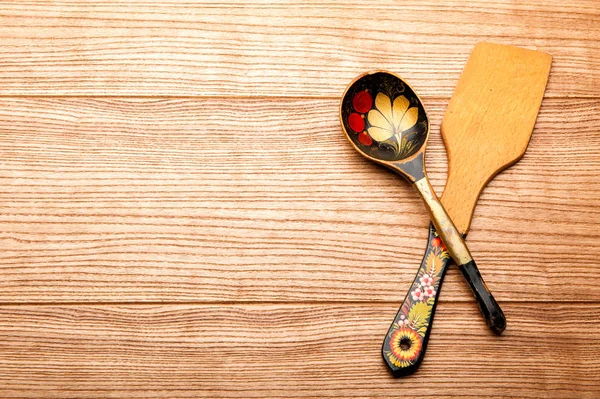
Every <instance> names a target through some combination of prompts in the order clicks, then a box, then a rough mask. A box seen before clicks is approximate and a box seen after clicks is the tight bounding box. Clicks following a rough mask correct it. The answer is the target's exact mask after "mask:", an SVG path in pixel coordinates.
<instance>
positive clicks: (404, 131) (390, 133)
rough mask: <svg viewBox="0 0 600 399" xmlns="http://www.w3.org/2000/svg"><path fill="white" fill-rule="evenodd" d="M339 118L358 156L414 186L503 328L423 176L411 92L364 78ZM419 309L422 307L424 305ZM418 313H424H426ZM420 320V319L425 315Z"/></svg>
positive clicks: (390, 79)
mask: <svg viewBox="0 0 600 399" xmlns="http://www.w3.org/2000/svg"><path fill="white" fill-rule="evenodd" d="M340 119H341V124H342V128H343V130H344V132H345V133H346V136H347V137H348V140H349V141H350V143H351V144H352V145H353V146H354V148H355V149H356V150H357V151H358V152H360V153H361V154H362V155H363V156H364V157H366V158H368V159H370V160H372V161H374V162H377V163H379V164H381V165H383V166H386V167H387V168H389V169H391V170H393V171H394V172H396V173H398V174H399V175H401V176H403V177H404V178H406V179H407V180H408V181H409V182H411V183H412V184H413V186H414V187H415V188H416V190H417V192H418V193H419V194H420V195H421V197H422V198H423V200H424V201H425V205H426V207H427V210H428V211H429V216H430V219H431V221H432V223H433V225H434V226H435V228H436V230H437V232H438V234H439V235H440V237H441V240H442V241H443V242H444V243H445V245H446V247H447V253H448V254H449V256H450V257H451V258H452V259H454V261H455V262H456V264H457V265H459V267H461V268H465V269H466V270H469V274H472V276H471V277H472V278H473V280H474V283H473V285H472V287H473V289H474V291H473V293H474V294H475V296H476V297H477V300H478V301H479V303H480V306H481V307H482V309H484V310H485V312H484V314H485V315H486V317H487V319H488V323H489V324H490V325H495V326H498V327H499V328H502V329H503V328H504V325H505V324H506V320H505V318H504V314H503V313H502V310H501V309H500V307H499V306H498V304H497V303H496V300H495V299H494V297H493V296H492V294H491V293H490V292H489V291H488V290H487V288H486V287H485V284H484V283H483V281H482V280H481V276H480V275H479V273H478V272H477V268H476V265H475V261H474V260H473V257H472V256H471V253H470V252H469V249H468V248H467V246H466V244H465V242H464V241H463V239H462V237H461V234H460V233H459V232H458V230H457V229H456V227H455V226H454V224H453V223H452V220H451V219H450V217H449V216H448V214H447V213H446V210H445V209H444V207H443V206H442V204H441V203H440V201H439V200H438V198H437V196H436V195H435V193H434V191H433V188H432V187H431V184H430V183H429V180H428V179H427V176H426V174H425V164H424V162H423V158H424V153H425V147H426V142H427V138H428V135H429V121H428V119H427V114H426V113H425V109H424V108H423V103H422V102H421V100H420V99H419V97H418V96H417V95H416V93H415V92H414V91H413V90H412V89H411V87H410V86H409V85H408V84H406V83H405V82H404V81H403V80H402V79H401V78H400V77H398V76H397V75H394V74H392V73H390V72H384V71H376V72H370V73H366V74H363V75H361V76H359V77H358V78H356V79H355V80H354V81H353V82H352V83H350V85H349V86H348V88H347V89H346V92H345V93H344V96H343V98H342V102H341V105H340ZM426 295H427V294H426ZM422 304H423V306H425V307H426V302H422ZM421 310H422V311H425V308H423V309H421ZM419 317H420V318H421V319H423V320H424V319H425V314H421V316H419ZM415 339H416V338H415ZM416 345H417V344H415V346H414V347H413V350H414V349H415V348H416V347H417V346H416Z"/></svg>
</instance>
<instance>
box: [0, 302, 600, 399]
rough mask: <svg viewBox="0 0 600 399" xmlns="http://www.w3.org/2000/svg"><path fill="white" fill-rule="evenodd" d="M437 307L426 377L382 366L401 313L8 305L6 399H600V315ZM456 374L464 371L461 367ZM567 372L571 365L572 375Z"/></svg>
mask: <svg viewBox="0 0 600 399" xmlns="http://www.w3.org/2000/svg"><path fill="white" fill-rule="evenodd" d="M445 305H446V306H442V307H440V309H439V314H438V316H437V317H436V325H435V327H434V334H433V335H432V337H431V341H430V343H429V349H428V352H429V353H428V356H427V357H426V358H425V361H424V362H423V365H422V366H421V369H420V370H419V373H418V374H416V375H413V376H410V377H407V378H405V379H403V380H395V379H393V378H392V377H391V376H390V375H389V373H388V371H387V369H386V368H385V366H384V364H383V361H382V360H381V358H380V354H379V351H380V345H381V340H380V336H381V331H384V330H385V329H386V327H387V324H388V322H389V319H390V317H393V315H394V313H395V311H396V308H395V304H380V305H374V304H362V305H359V304H353V305H339V304H338V305H336V304H324V303H323V304H316V305H303V304H299V305H265V304H261V305H235V306H221V305H207V306H194V305H177V306H175V305H171V306H132V305H130V306H82V305H78V306H9V307H6V306H3V307H0V319H1V320H3V322H2V323H0V348H2V352H1V353H2V356H1V357H0V367H1V368H2V371H3V372H2V373H0V386H1V387H2V388H0V394H1V395H2V397H4V398H13V397H14V398H17V397H18V398H35V397H40V396H44V397H55V398H96V397H129V398H132V397H135V398H137V397H148V396H151V397H165V398H176V397H219V398H239V397H247V398H267V397H268V398H328V397H336V398H340V397H341V398H355V397H392V398H402V397H407V391H409V392H410V397H411V398H431V397H435V398H451V397H452V398H454V397H461V398H479V399H481V398H500V397H510V398H535V397H544V398H567V397H569V398H573V397H577V398H582V399H586V398H588V399H593V398H597V397H598V396H599V395H600V387H598V380H597V376H598V374H599V373H600V360H599V359H598V356H597V349H598V346H599V345H600V323H598V322H599V321H600V306H599V305H597V304H594V305H589V304H575V303H568V304H548V303H546V304H542V303H538V304H527V303H519V304H516V303H511V304H508V306H506V307H505V311H506V314H507V316H508V317H509V319H510V320H511V321H512V328H510V329H509V330H507V331H506V335H504V336H503V337H501V338H499V337H494V336H491V333H490V332H489V331H487V329H486V328H485V327H484V325H483V321H482V320H480V319H479V318H473V317H471V316H470V314H471V312H472V311H476V309H475V307H476V305H475V304H474V303H472V302H469V303H447V304H445ZM457 365H459V366H460V367H457ZM566 366H568V367H566Z"/></svg>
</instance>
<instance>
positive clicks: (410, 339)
mask: <svg viewBox="0 0 600 399" xmlns="http://www.w3.org/2000/svg"><path fill="white" fill-rule="evenodd" d="M449 260H450V256H449V254H448V251H447V250H446V247H445V246H444V244H443V243H442V240H441V239H440V238H439V237H438V235H437V233H436V231H435V229H434V228H433V227H431V228H430V236H429V245H428V247H427V252H426V254H425V257H424V258H423V262H422V263H421V267H420V269H419V272H418V273H417V276H416V277H415V280H414V281H413V284H412V285H411V287H410V290H409V292H408V294H407V295H406V298H405V299H404V303H403V304H402V307H401V308H400V310H399V312H398V314H397V315H396V319H395V320H394V323H393V324H392V326H391V327H390V330H389V331H388V334H387V336H386V339H385V342H384V345H383V356H384V357H385V359H386V362H387V363H388V365H390V367H391V368H392V370H393V371H397V370H399V369H404V368H408V367H411V366H414V365H416V364H417V363H418V362H419V361H420V358H422V356H421V355H422V350H423V348H424V346H425V345H426V341H427V338H428V333H429V327H430V323H431V320H432V314H433V311H434V306H435V302H436V298H437V294H438V292H439V288H440V284H441V281H442V278H443V276H444V272H445V268H446V265H447V263H448V262H449Z"/></svg>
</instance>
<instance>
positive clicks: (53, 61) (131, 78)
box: [0, 0, 600, 97]
mask: <svg viewBox="0 0 600 399" xmlns="http://www.w3.org/2000/svg"><path fill="white" fill-rule="evenodd" d="M0 35H1V37H2V46H1V48H0V58H1V61H0V67H1V68H0V95H32V94H35V95H63V94H64V95H115V94H120V95H149V96H155V95H163V96H164V95H176V96H181V95H193V96H196V95H203V96H212V95H228V96H229V95H236V96H238V95H242V96H255V95H282V96H334V97H337V96H340V95H341V93H342V92H343V89H344V87H345V86H346V84H347V83H348V82H349V81H350V80H351V79H352V78H354V77H355V76H356V75H358V74H359V73H361V72H363V71H365V70H368V69H374V68H386V69H390V70H393V71H395V72H397V73H400V74H401V75H403V76H404V78H406V79H407V80H408V81H409V82H411V84H412V85H413V87H415V89H416V90H417V91H418V92H419V93H420V94H422V95H426V96H449V95H450V94H451V93H452V90H453V88H454V86H455V85H456V81H457V79H458V76H459V74H460V71H461V70H462V68H463V66H464V64H465V61H466V59H467V56H468V55H469V53H470V52H471V50H472V48H473V45H474V44H475V43H476V42H478V41H484V40H491V41H495V42H498V43H502V44H511V45H516V46H522V47H529V48H537V49H539V50H542V51H545V52H549V53H551V54H553V55H554V65H553V69H552V70H553V73H552V76H551V77H550V81H549V84H548V91H547V95H548V96H549V97H559V96H598V93H599V92H600V40H599V39H600V7H598V2H597V1H596V0H580V1H577V2H564V1H561V0H528V1H520V2H514V1H507V0H486V1H481V0H470V1H441V0H425V1H422V0H419V1H408V2H407V1H403V2H400V3H399V2H397V1H395V0H386V1H380V2H377V3H376V4H374V3H365V2H364V1H350V2H349V1H347V0H328V1H317V0H311V1H302V2H285V3H282V2H270V1H260V2H258V1H255V2H240V1H232V0H225V1H221V2H213V1H187V2H184V3H181V2H178V1H175V0H169V1H164V0H163V1H158V2H148V1H142V0H134V1H126V2H125V1H124V2H113V1H111V2H106V1H100V2H94V6H93V7H91V6H90V4H89V3H88V2H84V1H68V2H66V1H54V2H51V3H48V2H44V1H37V2H36V1H33V2H31V1H29V2H23V1H13V2H3V3H2V4H1V5H0Z"/></svg>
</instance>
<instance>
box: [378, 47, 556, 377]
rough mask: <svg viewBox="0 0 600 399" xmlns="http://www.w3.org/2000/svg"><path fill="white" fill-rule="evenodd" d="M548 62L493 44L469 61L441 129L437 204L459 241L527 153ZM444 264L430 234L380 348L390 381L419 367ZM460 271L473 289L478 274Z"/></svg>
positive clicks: (431, 232)
mask: <svg viewBox="0 0 600 399" xmlns="http://www.w3.org/2000/svg"><path fill="white" fill-rule="evenodd" d="M551 62H552V57H551V56H550V55H549V54H545V53H542V52H539V51H533V50H525V49H521V48H517V47H510V46H503V45H498V44H492V43H479V44H477V45H476V46H475V49H474V50H473V52H472V54H471V56H470V57H469V60H468V62H467V64H466V66H465V69H464V70H463V73H462V75H461V77H460V80H459V81H458V85H457V87H456V90H455V91H454V94H453V95H452V98H451V99H450V103H449V104H448V108H447V109H446V113H445V114H444V119H443V121H442V125H441V131H442V136H443V138H444V143H445V145H446V148H447V150H448V180H447V182H446V188H445V189H444V194H443V195H442V198H441V202H442V204H443V205H444V207H445V208H446V209H447V210H448V214H449V215H450V217H451V218H452V220H453V221H454V223H455V225H456V227H457V228H458V230H459V231H460V232H461V233H463V234H464V235H466V233H467V231H468V230H469V226H470V224H471V218H472V216H473V211H474V209H475V205H476V204H477V199H478V198H479V195H480V194H481V191H482V190H483V188H484V187H485V186H486V185H487V183H488V182H489V181H490V180H491V179H492V178H493V177H494V176H495V175H497V174H498V173H500V172H501V171H502V170H504V169H506V168H507V167H509V166H510V165H512V164H514V163H515V162H517V161H518V160H519V159H521V157H522V156H523V154H524V153H525V150H526V149H527V145H528V143H529V139H530V138H531V133H532V131H533V126H534V124H535V120H536V118H537V114H538V112H539V108H540V105H541V102H542V98H543V96H544V90H545V87H546V82H547V80H548V74H549V72H550V64H551ZM449 261H450V257H449V256H448V253H447V251H446V249H445V248H444V246H443V244H442V242H441V240H440V238H439V237H438V234H437V232H436V230H435V227H434V226H433V225H432V226H430V228H429V242H428V244H427V248H426V250H425V255H424V256H423V261H422V262H421V267H420V268H419V271H418V272H417V276H416V277H415V280H414V282H413V284H412V285H411V288H410V290H409V293H408V294H407V296H406V298H405V299H404V303H403V304H402V306H401V308H400V310H399V311H398V314H397V315H396V318H395V320H394V322H393V323H392V326H391V327H390V329H389V331H388V334H387V336H386V338H385V341H384V343H383V350H382V352H383V358H384V359H385V362H386V364H387V365H388V366H389V368H390V369H391V370H392V373H393V374H394V375H395V376H402V375H407V374H411V373H412V372H414V371H415V370H416V369H417V367H418V366H419V364H420V363H421V361H422V360H423V357H424V355H425V348H426V346H427V341H428V338H429V333H430V331H431V324H432V322H433V316H434V313H435V308H436V304H437V299H438V295H439V292H440V288H441V285H442V280H443V278H444V274H445V271H446V266H447V265H448V263H449ZM460 270H461V272H462V273H463V276H464V277H465V279H466V280H467V282H468V283H469V285H470V286H471V287H472V288H473V285H474V284H476V282H477V281H478V280H479V273H478V271H477V270H476V269H473V268H465V267H461V268H460ZM482 311H483V312H485V308H482ZM492 330H493V331H494V332H496V333H499V332H501V331H498V329H497V328H496V326H493V328H492ZM403 340H404V341H403Z"/></svg>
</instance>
